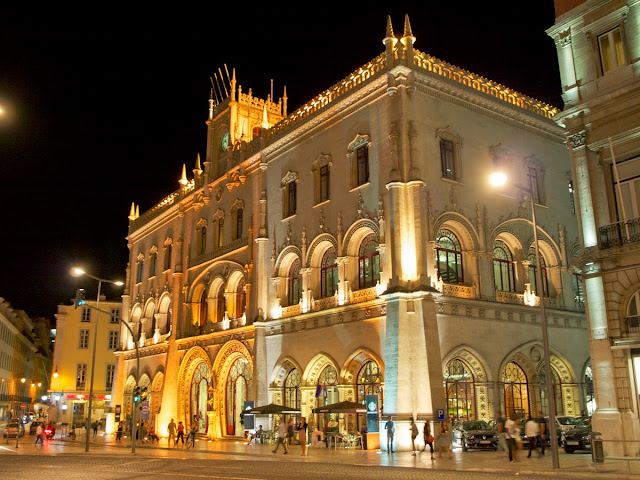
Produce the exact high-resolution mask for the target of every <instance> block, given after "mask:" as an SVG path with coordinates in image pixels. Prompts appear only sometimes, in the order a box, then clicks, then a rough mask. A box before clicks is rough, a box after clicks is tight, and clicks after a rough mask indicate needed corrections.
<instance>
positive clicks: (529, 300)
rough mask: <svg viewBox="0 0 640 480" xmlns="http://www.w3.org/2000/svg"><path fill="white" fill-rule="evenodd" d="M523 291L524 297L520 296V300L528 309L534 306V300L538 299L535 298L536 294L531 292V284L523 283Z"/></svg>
mask: <svg viewBox="0 0 640 480" xmlns="http://www.w3.org/2000/svg"><path fill="white" fill-rule="evenodd" d="M524 286H525V290H524V295H523V296H522V299H523V300H524V304H525V305H529V306H530V307H533V306H535V304H536V300H537V299H538V297H536V293H535V292H534V291H533V290H531V284H530V283H525V284H524Z"/></svg>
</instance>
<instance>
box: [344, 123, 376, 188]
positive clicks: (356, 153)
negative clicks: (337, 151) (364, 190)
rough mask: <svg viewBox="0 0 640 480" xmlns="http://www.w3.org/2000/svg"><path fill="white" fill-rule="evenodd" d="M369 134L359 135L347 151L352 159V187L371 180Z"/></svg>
mask: <svg viewBox="0 0 640 480" xmlns="http://www.w3.org/2000/svg"><path fill="white" fill-rule="evenodd" d="M370 144H371V142H370V140H369V136H368V135H357V136H356V138H355V139H354V141H353V142H351V144H350V145H349V147H348V149H347V151H348V152H349V158H350V160H351V188H356V187H359V186H361V185H365V184H367V183H368V182H369V145H370Z"/></svg>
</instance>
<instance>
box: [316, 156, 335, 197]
mask: <svg viewBox="0 0 640 480" xmlns="http://www.w3.org/2000/svg"><path fill="white" fill-rule="evenodd" d="M332 165H333V162H332V161H331V155H326V154H322V155H320V156H319V157H318V158H317V159H316V161H315V162H313V166H312V168H311V174H312V175H313V187H314V188H313V203H314V205H318V204H320V203H323V202H326V201H327V200H329V196H330V195H331V187H330V174H331V166H332Z"/></svg>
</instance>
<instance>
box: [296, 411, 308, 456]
mask: <svg viewBox="0 0 640 480" xmlns="http://www.w3.org/2000/svg"><path fill="white" fill-rule="evenodd" d="M307 427H308V425H307V420H306V419H305V418H304V417H301V418H300V423H299V424H298V440H300V450H301V452H302V453H301V455H302V456H305V455H306V454H307Z"/></svg>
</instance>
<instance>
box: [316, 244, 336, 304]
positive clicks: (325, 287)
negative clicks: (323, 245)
mask: <svg viewBox="0 0 640 480" xmlns="http://www.w3.org/2000/svg"><path fill="white" fill-rule="evenodd" d="M337 289H338V263H337V259H336V249H335V248H334V247H330V248H328V249H327V251H326V252H324V255H323V256H322V262H321V264H320V298H326V297H331V296H333V295H334V294H335V292H336V290H337Z"/></svg>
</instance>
